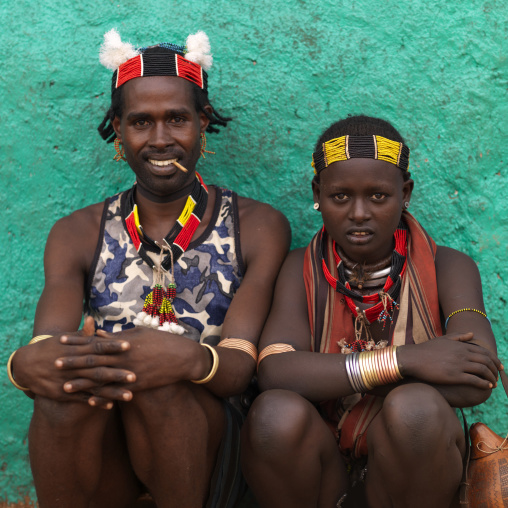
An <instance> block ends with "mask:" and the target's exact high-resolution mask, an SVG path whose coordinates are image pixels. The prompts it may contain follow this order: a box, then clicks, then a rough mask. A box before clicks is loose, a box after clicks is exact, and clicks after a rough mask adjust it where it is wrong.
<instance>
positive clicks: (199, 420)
mask: <svg viewBox="0 0 508 508" xmlns="http://www.w3.org/2000/svg"><path fill="white" fill-rule="evenodd" d="M122 418H123V422H124V426H125V429H126V435H127V442H128V448H129V454H130V457H131V461H132V466H133V468H134V471H135V472H136V474H137V476H138V477H139V479H140V480H141V481H142V482H143V483H144V484H145V485H146V486H147V487H148V489H149V491H150V492H151V494H152V496H153V497H154V499H155V501H156V503H157V507H158V508H177V507H178V508H181V507H182V506H185V507H186V508H202V506H203V505H204V503H205V502H206V500H207V498H208V495H209V490H210V478H211V476H212V472H213V469H214V467H215V464H216V460H217V453H218V450H219V446H220V443H221V440H222V437H223V433H224V428H225V421H224V418H225V415H224V409H223V402H222V401H221V400H220V399H218V398H217V397H215V396H213V395H211V394H210V392H208V391H207V390H206V388H203V387H199V386H197V385H193V384H191V383H189V382H180V383H176V384H173V385H170V386H166V387H163V388H158V389H153V390H145V391H142V392H137V393H135V394H134V398H133V399H132V401H130V402H128V403H125V404H122Z"/></svg>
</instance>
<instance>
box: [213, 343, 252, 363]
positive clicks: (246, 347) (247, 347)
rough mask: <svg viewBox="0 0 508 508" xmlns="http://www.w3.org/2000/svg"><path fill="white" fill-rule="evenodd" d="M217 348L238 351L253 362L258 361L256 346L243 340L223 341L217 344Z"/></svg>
mask: <svg viewBox="0 0 508 508" xmlns="http://www.w3.org/2000/svg"><path fill="white" fill-rule="evenodd" d="M217 347H225V348H229V349H239V350H240V351H243V352H244V353H247V354H248V355H250V356H252V358H253V359H254V361H255V362H257V361H258V350H257V348H256V346H255V345H254V344H253V343H252V342H249V341H248V340H245V339H223V340H221V341H220V342H219V343H218V344H217Z"/></svg>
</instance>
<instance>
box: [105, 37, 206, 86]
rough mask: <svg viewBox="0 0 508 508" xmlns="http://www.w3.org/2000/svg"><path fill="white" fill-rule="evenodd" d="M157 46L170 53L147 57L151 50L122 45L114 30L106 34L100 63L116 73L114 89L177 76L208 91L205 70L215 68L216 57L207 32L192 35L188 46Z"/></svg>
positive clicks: (151, 54)
mask: <svg viewBox="0 0 508 508" xmlns="http://www.w3.org/2000/svg"><path fill="white" fill-rule="evenodd" d="M157 46H159V47H162V48H166V49H169V50H171V52H164V53H148V54H145V53H144V52H145V50H146V49H148V48H138V49H136V48H134V46H133V45H132V44H130V43H128V42H122V41H121V39H120V35H119V34H118V32H117V31H116V30H115V29H114V28H113V29H112V30H110V31H109V32H107V33H106V34H105V35H104V43H103V44H102V46H101V50H100V62H101V63H102V65H104V66H105V67H107V68H108V69H110V70H112V71H114V74H113V83H112V87H113V89H115V88H118V87H120V86H122V85H123V84H124V83H126V82H127V81H129V80H130V79H134V78H140V77H143V76H145V77H146V76H178V77H180V78H184V79H186V80H188V81H190V82H191V83H195V84H196V85H197V86H199V87H200V88H202V89H203V90H205V91H207V88H208V75H207V74H206V72H205V71H207V70H209V69H210V67H211V66H212V62H213V58H212V55H211V54H210V41H209V40H208V36H207V35H206V34H205V33H204V32H201V31H199V32H197V33H195V34H193V35H189V36H188V37H187V41H186V46H185V47H184V46H177V45H176V44H169V43H161V44H158V45H157ZM150 47H156V46H150ZM184 54H185V57H184V56H183V55H184Z"/></svg>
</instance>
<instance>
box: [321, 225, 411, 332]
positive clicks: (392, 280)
mask: <svg viewBox="0 0 508 508" xmlns="http://www.w3.org/2000/svg"><path fill="white" fill-rule="evenodd" d="M326 234H327V233H326V229H325V227H324V226H323V229H322V230H321V239H320V242H321V266H322V269H323V273H324V276H325V278H326V280H327V281H328V283H329V284H330V285H331V286H332V287H333V288H334V289H335V291H337V292H338V293H341V294H343V295H344V297H345V300H346V303H347V305H348V307H349V309H350V310H351V312H352V314H353V316H354V317H355V332H356V337H357V339H359V338H360V336H361V332H362V330H363V328H366V331H367V335H370V333H369V330H368V326H369V325H370V323H372V322H373V321H375V320H378V321H379V322H383V325H384V324H386V320H387V319H390V320H391V319H392V318H391V315H390V312H392V311H393V308H394V307H397V306H398V304H397V302H396V300H397V298H398V297H399V295H400V288H401V286H402V280H401V278H402V276H403V275H404V272H405V270H406V266H407V227H406V225H405V224H404V222H403V221H402V220H401V221H400V222H399V225H398V226H397V229H396V230H395V234H394V240H395V249H394V251H393V253H392V265H391V268H390V273H389V275H388V277H387V278H386V282H385V284H384V286H383V289H382V290H381V291H379V292H378V293H373V294H370V295H361V294H359V293H357V292H355V291H353V290H352V288H351V285H350V283H349V282H348V281H347V279H346V272H345V267H344V263H343V261H342V259H341V258H340V256H339V254H338V253H337V247H336V243H335V241H333V243H332V252H333V256H334V260H335V263H336V265H337V272H338V278H337V279H336V278H335V277H333V276H332V274H331V273H330V270H329V269H328V267H327V266H326V261H325V253H326ZM355 301H356V302H360V303H365V304H374V305H372V306H371V307H369V308H368V309H366V310H364V311H362V310H360V308H359V307H358V306H357V304H356V303H355Z"/></svg>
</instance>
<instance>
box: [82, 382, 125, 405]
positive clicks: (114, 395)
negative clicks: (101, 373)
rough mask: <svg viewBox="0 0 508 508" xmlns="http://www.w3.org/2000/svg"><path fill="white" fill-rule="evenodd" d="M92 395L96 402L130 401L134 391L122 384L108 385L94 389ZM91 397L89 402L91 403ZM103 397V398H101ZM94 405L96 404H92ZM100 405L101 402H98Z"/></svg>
mask: <svg viewBox="0 0 508 508" xmlns="http://www.w3.org/2000/svg"><path fill="white" fill-rule="evenodd" d="M92 393H93V395H92V397H90V399H91V400H92V401H95V402H100V403H102V402H103V401H107V400H118V401H122V402H129V401H130V400H132V392H131V391H130V390H127V389H125V388H123V387H121V386H115V385H106V386H101V387H99V388H95V389H93V390H92ZM90 399H89V400H88V403H89V404H90ZM99 399H102V400H99ZM91 405H94V404H91ZM97 405H99V404H97Z"/></svg>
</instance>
